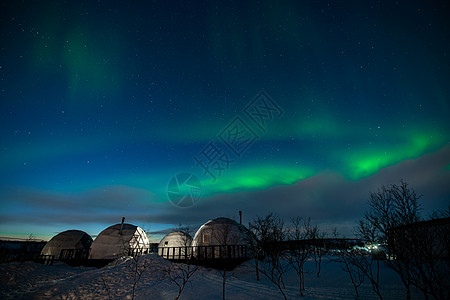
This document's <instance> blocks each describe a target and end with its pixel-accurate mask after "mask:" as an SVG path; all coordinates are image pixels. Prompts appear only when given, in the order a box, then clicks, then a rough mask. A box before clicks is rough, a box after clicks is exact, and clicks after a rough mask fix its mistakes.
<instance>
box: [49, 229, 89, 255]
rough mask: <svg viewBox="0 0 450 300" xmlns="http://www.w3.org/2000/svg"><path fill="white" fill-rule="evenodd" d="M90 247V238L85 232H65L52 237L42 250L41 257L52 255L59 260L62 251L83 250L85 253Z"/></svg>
mask: <svg viewBox="0 0 450 300" xmlns="http://www.w3.org/2000/svg"><path fill="white" fill-rule="evenodd" d="M91 245H92V238H91V236H90V235H89V234H87V233H86V232H84V231H81V230H67V231H63V232H61V233H58V234H57V235H55V236H54V237H52V238H51V239H50V241H48V242H47V244H46V245H45V246H44V248H43V249H42V251H41V255H53V256H55V258H56V259H59V258H60V255H61V251H62V250H80V251H83V250H85V251H86V252H87V251H89V248H90V247H91Z"/></svg>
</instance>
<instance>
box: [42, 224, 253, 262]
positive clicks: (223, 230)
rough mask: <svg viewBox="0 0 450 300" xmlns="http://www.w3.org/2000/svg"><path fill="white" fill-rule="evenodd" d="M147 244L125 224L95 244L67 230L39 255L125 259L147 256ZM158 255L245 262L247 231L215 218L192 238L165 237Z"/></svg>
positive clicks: (142, 235)
mask: <svg viewBox="0 0 450 300" xmlns="http://www.w3.org/2000/svg"><path fill="white" fill-rule="evenodd" d="M149 251H150V242H149V239H148V237H147V235H146V233H145V232H144V230H143V229H142V228H140V227H138V226H135V225H132V224H127V223H124V219H122V223H119V224H115V225H112V226H110V227H108V228H106V229H105V230H103V231H102V232H101V233H100V234H99V235H98V236H97V237H96V238H95V240H93V239H92V237H91V236H90V235H89V234H87V233H86V232H83V231H80V230H67V231H64V232H61V233H59V234H57V235H55V236H54V237H53V238H52V239H50V241H48V242H47V244H46V245H45V247H44V248H43V249H42V252H41V255H51V256H54V257H55V258H56V259H62V260H70V259H77V258H78V259H80V258H83V259H88V260H113V259H116V258H118V257H121V256H124V255H131V256H133V255H136V254H146V253H149ZM158 254H159V255H161V256H162V257H164V258H166V259H173V260H177V259H179V260H183V259H184V260H185V259H192V258H197V259H214V258H225V257H228V258H244V257H247V256H248V255H249V253H248V240H247V230H246V228H245V227H244V226H243V225H241V224H239V223H237V222H236V221H234V220H232V219H229V218H224V217H220V218H216V219H213V220H210V221H208V222H206V223H205V224H203V225H202V226H201V227H200V228H199V229H198V230H197V232H196V233H195V235H194V237H193V238H192V237H191V236H190V235H189V234H187V233H185V232H182V231H174V232H171V233H169V234H167V235H166V236H164V237H163V238H162V239H161V241H160V243H159V244H158Z"/></svg>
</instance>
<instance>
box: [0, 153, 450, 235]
mask: <svg viewBox="0 0 450 300" xmlns="http://www.w3.org/2000/svg"><path fill="white" fill-rule="evenodd" d="M449 163H450V147H445V148H443V149H441V150H440V151H437V152H435V153H432V154H429V155H425V156H423V157H421V158H418V159H414V160H406V161H403V162H402V163H399V164H397V165H394V166H391V167H387V168H385V169H382V170H380V171H379V172H378V173H377V174H375V175H373V176H370V177H367V178H364V179H361V180H359V181H352V180H348V179H346V178H344V177H343V176H341V175H339V174H336V173H333V172H323V173H321V174H319V175H316V176H313V177H311V178H308V179H306V180H303V181H299V182H297V183H295V184H293V185H283V186H276V187H272V188H269V189H267V190H260V191H253V192H239V193H229V194H219V195H214V196H211V197H208V198H205V199H202V200H201V201H199V203H198V204H197V205H195V206H193V207H191V208H188V209H180V208H177V207H175V206H172V205H171V204H169V203H168V202H154V201H150V200H155V199H157V197H156V196H155V195H154V194H152V193H150V192H148V191H146V190H143V189H138V188H133V187H128V186H108V187H104V188H98V189H93V190H89V191H85V192H81V193H76V194H65V193H55V192H47V191H41V190H32V189H25V188H21V189H19V188H16V189H14V190H12V191H9V193H8V194H7V195H8V199H9V200H13V201H17V202H20V203H21V204H23V205H27V206H31V207H33V208H39V209H38V210H37V209H35V210H34V213H33V214H16V215H11V214H9V213H8V212H2V213H0V216H1V222H2V223H4V224H7V223H28V224H42V223H46V224H55V225H58V224H59V225H60V224H70V225H73V226H76V225H81V224H86V223H92V224H103V225H104V226H105V227H106V226H109V225H110V224H114V223H118V222H120V217H121V216H122V215H126V217H127V221H129V222H132V223H135V224H172V226H170V225H167V226H168V227H170V228H168V229H163V230H155V231H153V233H154V234H166V233H167V232H169V231H171V230H172V229H173V228H176V227H177V226H178V225H180V224H190V225H192V226H193V227H198V226H199V225H201V224H202V223H204V222H206V221H207V220H209V219H212V218H215V217H218V216H227V217H231V218H234V219H235V220H238V211H239V210H242V211H243V216H244V218H243V219H244V224H247V223H248V222H249V221H251V220H252V219H253V218H254V217H255V216H257V215H259V216H262V215H265V214H266V213H268V212H274V213H276V214H279V215H280V216H282V217H284V218H286V219H288V218H289V217H292V216H303V217H311V219H312V221H313V222H315V223H318V224H320V225H322V226H324V227H326V228H328V229H331V228H332V227H335V226H336V227H338V229H339V230H341V231H343V232H344V233H345V234H346V235H350V234H351V229H352V227H353V226H354V225H355V224H356V221H357V220H358V219H359V218H361V216H362V214H363V212H364V210H366V208H367V205H366V204H367V200H368V197H369V193H370V192H371V191H376V190H377V189H378V188H379V187H380V186H382V185H389V184H393V183H399V182H400V179H403V180H405V181H406V182H408V183H409V184H410V187H411V188H414V189H415V190H416V191H417V193H419V194H422V195H423V198H422V200H421V203H422V204H423V206H424V208H425V212H426V213H430V212H431V211H432V210H438V209H445V208H447V207H448V205H449V195H450V185H449V184H448V183H449V182H450V171H449V170H448V169H446V166H447V165H448V164H449ZM217 184H220V182H219V181H218V182H217ZM106 208H107V209H106ZM149 226H151V225H149Z"/></svg>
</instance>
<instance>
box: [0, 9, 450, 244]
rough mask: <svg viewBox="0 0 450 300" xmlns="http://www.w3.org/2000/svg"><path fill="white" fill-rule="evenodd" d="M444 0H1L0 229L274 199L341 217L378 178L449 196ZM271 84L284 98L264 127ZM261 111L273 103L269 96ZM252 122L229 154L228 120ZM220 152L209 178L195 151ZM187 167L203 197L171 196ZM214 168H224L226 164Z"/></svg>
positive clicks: (248, 210) (103, 222)
mask: <svg viewBox="0 0 450 300" xmlns="http://www.w3.org/2000/svg"><path fill="white" fill-rule="evenodd" d="M449 11H450V10H449V4H448V2H447V1H397V2H393V1H380V2H375V1H339V2H333V1H330V2H328V1H152V2H150V1H137V2H132V3H131V2H130V3H128V2H127V3H125V2H120V1H81V2H79V1H23V2H19V1H3V2H2V3H1V4H0V20H1V26H0V37H1V46H0V99H1V100H0V122H1V127H0V140H1V144H0V146H1V147H0V165H1V169H0V207H1V209H0V219H1V221H0V236H22V237H23V236H25V237H26V236H28V235H29V234H33V235H34V236H37V237H43V238H48V237H50V236H53V235H54V234H55V232H60V231H63V230H67V229H80V230H84V231H87V232H88V233H90V234H92V235H95V234H97V233H99V232H100V231H101V230H102V229H104V228H106V227H107V226H109V225H111V224H114V223H117V222H119V221H120V220H121V217H122V216H126V217H127V221H128V222H130V223H133V224H136V225H139V226H141V227H142V228H144V229H148V228H150V231H152V232H154V238H157V237H158V236H159V235H158V233H161V232H164V230H166V229H169V228H172V227H174V226H177V225H178V224H182V223H183V224H193V225H200V224H202V223H204V222H206V221H207V220H209V219H212V218H215V217H218V216H228V217H235V218H236V217H237V211H238V210H243V212H244V221H245V222H248V221H250V220H251V219H252V218H253V217H255V216H256V215H263V214H265V213H267V212H268V211H273V212H275V213H277V214H280V215H281V216H284V217H290V216H296V215H302V216H311V218H312V221H314V222H315V223H318V224H319V225H323V226H325V227H327V228H329V227H332V226H337V227H338V228H340V229H342V230H343V232H346V230H347V232H349V231H348V230H349V228H350V227H351V226H352V225H353V224H354V223H355V221H356V220H357V219H359V218H360V217H361V215H362V212H363V211H364V210H365V208H366V201H367V199H368V194H369V192H370V191H374V190H376V189H377V188H378V187H379V186H381V185H383V184H392V183H398V182H399V180H400V179H404V180H405V181H407V182H408V183H409V184H410V186H411V187H413V188H414V189H415V190H416V191H417V192H418V193H419V194H423V198H422V204H423V206H424V214H425V213H430V212H432V211H433V210H444V209H447V208H448V206H449V199H450V186H449V184H448V183H449V182H450V145H449V142H450V122H449V112H450V105H449V102H450V85H449V82H450V81H449V79H450V44H449V39H450V24H449V18H448V17H447V16H448V14H449ZM260 91H264V92H265V93H267V95H269V96H270V97H271V99H273V101H274V103H276V105H278V106H279V107H280V108H281V109H282V113H280V114H279V115H277V116H275V115H274V117H273V118H271V119H267V120H266V121H267V123H266V124H265V126H264V128H260V127H258V126H257V124H256V123H255V122H253V121H252V120H251V119H250V118H249V117H248V115H246V114H245V108H246V107H247V105H249V103H252V101H253V100H254V98H255V97H256V96H257V95H258V93H259V92H260ZM266 112H267V111H266ZM236 117H239V118H241V120H243V121H244V122H245V123H246V124H247V126H249V127H250V129H251V130H252V131H253V132H254V133H255V136H256V138H255V139H254V141H253V142H252V144H251V145H250V146H249V147H248V148H247V149H246V150H245V151H243V153H242V155H240V156H239V157H238V156H236V155H233V153H231V152H230V151H229V149H227V148H226V146H225V145H223V143H221V140H220V133H221V132H224V130H226V129H227V128H228V127H227V126H228V125H229V124H230V123H231V122H232V121H233V120H234V119H235V118H236ZM210 142H213V143H214V144H215V145H217V146H220V147H221V149H222V150H224V151H227V153H228V155H229V157H230V158H231V160H230V163H229V165H227V167H226V168H225V169H223V170H222V171H221V174H220V176H217V178H216V180H212V178H211V176H208V174H205V172H204V170H202V169H201V168H200V167H199V165H198V164H196V161H195V157H198V156H199V155H200V154H199V153H200V152H201V151H202V149H204V148H205V147H206V146H207V145H208V144H209V143H210ZM180 172H189V173H192V174H195V175H196V176H197V177H198V178H199V179H200V181H201V186H202V196H201V197H200V199H199V200H198V202H197V203H196V205H194V206H193V207H190V208H185V209H180V208H177V207H175V206H173V205H172V204H170V203H169V201H168V197H167V190H166V189H167V185H168V182H169V181H170V179H171V178H172V177H173V176H174V175H176V174H178V173H180ZM218 175H219V174H218Z"/></svg>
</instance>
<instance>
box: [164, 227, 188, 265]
mask: <svg viewBox="0 0 450 300" xmlns="http://www.w3.org/2000/svg"><path fill="white" fill-rule="evenodd" d="M191 244H192V237H191V236H190V235H189V234H188V233H186V232H183V231H174V232H171V233H169V234H167V235H166V236H164V237H163V238H162V240H161V241H160V242H159V244H158V254H159V255H160V256H162V257H164V258H167V259H189V258H191V256H192V248H191Z"/></svg>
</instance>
